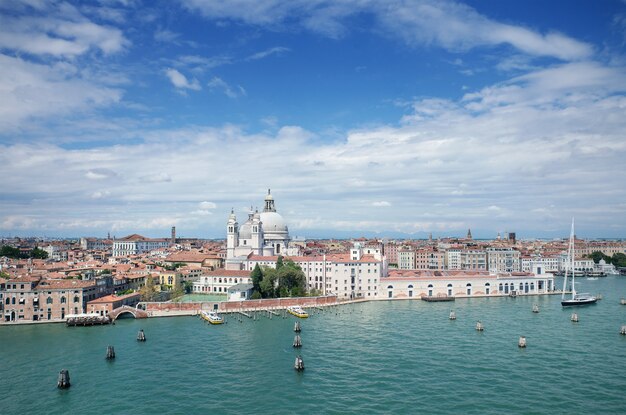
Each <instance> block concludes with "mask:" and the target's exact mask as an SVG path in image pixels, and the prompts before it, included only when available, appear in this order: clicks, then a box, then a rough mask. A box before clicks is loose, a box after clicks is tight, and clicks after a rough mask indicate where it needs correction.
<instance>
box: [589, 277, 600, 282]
mask: <svg viewBox="0 0 626 415" xmlns="http://www.w3.org/2000/svg"><path fill="white" fill-rule="evenodd" d="M597 279H598V277H589V278H587V281H595V280H597Z"/></svg>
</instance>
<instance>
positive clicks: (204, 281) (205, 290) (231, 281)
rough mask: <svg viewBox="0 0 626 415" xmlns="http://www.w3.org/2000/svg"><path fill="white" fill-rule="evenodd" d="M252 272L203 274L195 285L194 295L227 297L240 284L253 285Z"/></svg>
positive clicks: (211, 272)
mask: <svg viewBox="0 0 626 415" xmlns="http://www.w3.org/2000/svg"><path fill="white" fill-rule="evenodd" d="M251 283H252V278H250V271H233V270H224V269H218V270H215V271H209V272H205V273H203V274H202V275H201V276H200V278H199V279H198V280H197V281H195V282H194V283H193V287H192V292H193V293H194V294H218V295H219V294H222V295H226V294H227V293H228V289H229V288H231V287H234V286H235V285H238V284H251Z"/></svg>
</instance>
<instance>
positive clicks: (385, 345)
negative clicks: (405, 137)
mask: <svg viewBox="0 0 626 415" xmlns="http://www.w3.org/2000/svg"><path fill="white" fill-rule="evenodd" d="M578 288H579V290H580V289H582V290H583V291H590V292H593V293H602V295H603V296H604V299H603V300H602V301H600V302H599V303H598V304H597V305H592V306H586V307H579V308H577V309H575V311H576V312H577V313H578V315H579V317H580V322H579V323H572V322H570V315H571V313H572V311H573V310H572V309H562V308H561V306H560V303H559V300H560V298H559V297H556V296H550V297H518V298H514V299H513V298H488V299H480V298H476V299H470V300H458V301H456V302H455V303H432V304H431V303H425V302H421V301H419V300H416V301H380V302H370V303H363V304H355V305H350V306H344V307H341V308H339V309H338V311H335V310H333V311H324V312H316V311H315V310H310V311H312V315H311V317H310V318H309V319H307V320H301V323H302V328H303V330H302V333H301V336H302V341H303V344H304V347H303V348H302V349H301V350H300V351H298V352H296V351H294V350H293V348H292V347H291V344H292V341H293V337H294V333H293V325H294V321H295V318H294V317H291V316H289V317H287V318H283V317H282V316H281V317H273V319H272V320H269V319H268V318H266V317H263V318H262V319H260V320H258V321H252V320H248V319H246V318H244V319H243V322H239V321H238V320H237V319H235V318H234V317H232V316H230V317H228V318H227V321H228V323H227V324H225V325H222V326H210V325H207V324H205V323H203V322H202V321H201V320H200V319H198V318H194V317H173V318H172V317H170V318H161V319H149V320H132V319H130V320H129V319H125V320H119V321H118V323H117V324H116V325H114V326H104V327H85V328H82V327H76V328H68V327H65V326H64V325H36V326H21V327H0V356H2V358H1V359H2V360H1V363H0V379H2V382H0V413H2V414H30V413H45V414H55V413H58V414H101V413H107V414H130V413H132V414H169V413H173V414H196V413H197V414H206V413H212V414H239V413H254V414H283V413H284V414H292V413H303V414H310V413H313V414H316V413H332V414H346V413H359V414H362V413H393V414H415V413H472V414H485V413H493V414H502V413H538V414H555V413H556V414H558V413H570V414H571V413H575V414H584V413H603V414H604V413H612V414H618V413H621V414H623V413H626V336H620V335H619V329H620V326H621V325H626V306H622V305H620V304H619V299H620V298H621V297H626V278H623V277H622V278H621V279H620V277H608V278H604V279H598V280H596V281H587V280H584V279H582V280H581V283H580V285H579V287H578ZM534 303H537V304H538V305H539V307H540V313H538V314H534V313H532V312H531V309H532V305H533V304H534ZM451 308H454V309H455V311H456V314H457V320H456V321H450V320H448V314H449V312H450V309H451ZM477 320H481V321H482V322H483V323H484V326H485V331H484V332H477V331H475V329H474V327H475V324H476V321H477ZM139 329H144V331H145V333H146V336H147V339H148V341H147V342H145V343H139V342H137V341H136V340H135V338H136V335H137V331H138V330H139ZM520 335H524V336H526V338H527V341H528V347H527V348H526V349H519V348H518V347H517V341H518V338H519V336H520ZM107 345H113V346H115V351H116V353H117V357H116V359H115V360H114V361H112V362H108V361H106V360H105V353H106V347H107ZM296 354H301V355H302V357H303V359H304V363H305V365H306V370H305V372H304V373H296V372H295V371H294V370H293V368H292V365H293V361H294V357H295V356H296ZM61 369H68V370H69V371H70V375H71V381H72V387H71V388H70V389H69V390H58V389H57V388H56V380H57V375H58V373H59V371H60V370H61Z"/></svg>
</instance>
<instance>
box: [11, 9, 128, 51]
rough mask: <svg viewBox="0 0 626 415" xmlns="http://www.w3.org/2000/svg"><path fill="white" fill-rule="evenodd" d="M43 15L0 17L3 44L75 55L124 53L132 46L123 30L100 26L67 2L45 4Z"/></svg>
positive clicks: (13, 47)
mask: <svg viewBox="0 0 626 415" xmlns="http://www.w3.org/2000/svg"><path fill="white" fill-rule="evenodd" d="M45 7H46V10H45V13H42V15H41V16H24V15H18V16H11V17H9V16H8V15H4V14H3V15H2V16H1V17H0V47H2V48H5V49H9V50H13V51H18V52H22V53H28V54H32V55H51V56H56V57H64V56H65V57H73V56H76V55H82V54H84V53H86V52H88V51H90V50H100V51H101V52H102V53H104V54H112V53H117V52H121V51H122V50H124V49H125V48H126V47H128V46H129V45H130V42H129V41H128V39H126V38H125V37H124V35H123V33H122V31H121V30H119V29H118V28H116V27H112V26H105V25H99V24H96V23H94V22H92V21H90V20H89V19H88V18H86V17H85V16H84V15H82V14H81V13H80V12H79V11H78V10H77V9H76V8H74V7H73V6H70V5H68V4H59V5H55V4H54V3H48V4H46V6H45Z"/></svg>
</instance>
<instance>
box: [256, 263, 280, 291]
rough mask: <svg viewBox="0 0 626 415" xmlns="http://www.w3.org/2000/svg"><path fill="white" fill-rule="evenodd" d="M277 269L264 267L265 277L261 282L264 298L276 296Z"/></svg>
mask: <svg viewBox="0 0 626 415" xmlns="http://www.w3.org/2000/svg"><path fill="white" fill-rule="evenodd" d="M276 278H277V275H276V270H275V269H273V268H269V267H263V279H262V280H261V283H260V288H261V295H262V296H263V298H274V297H276Z"/></svg>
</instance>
